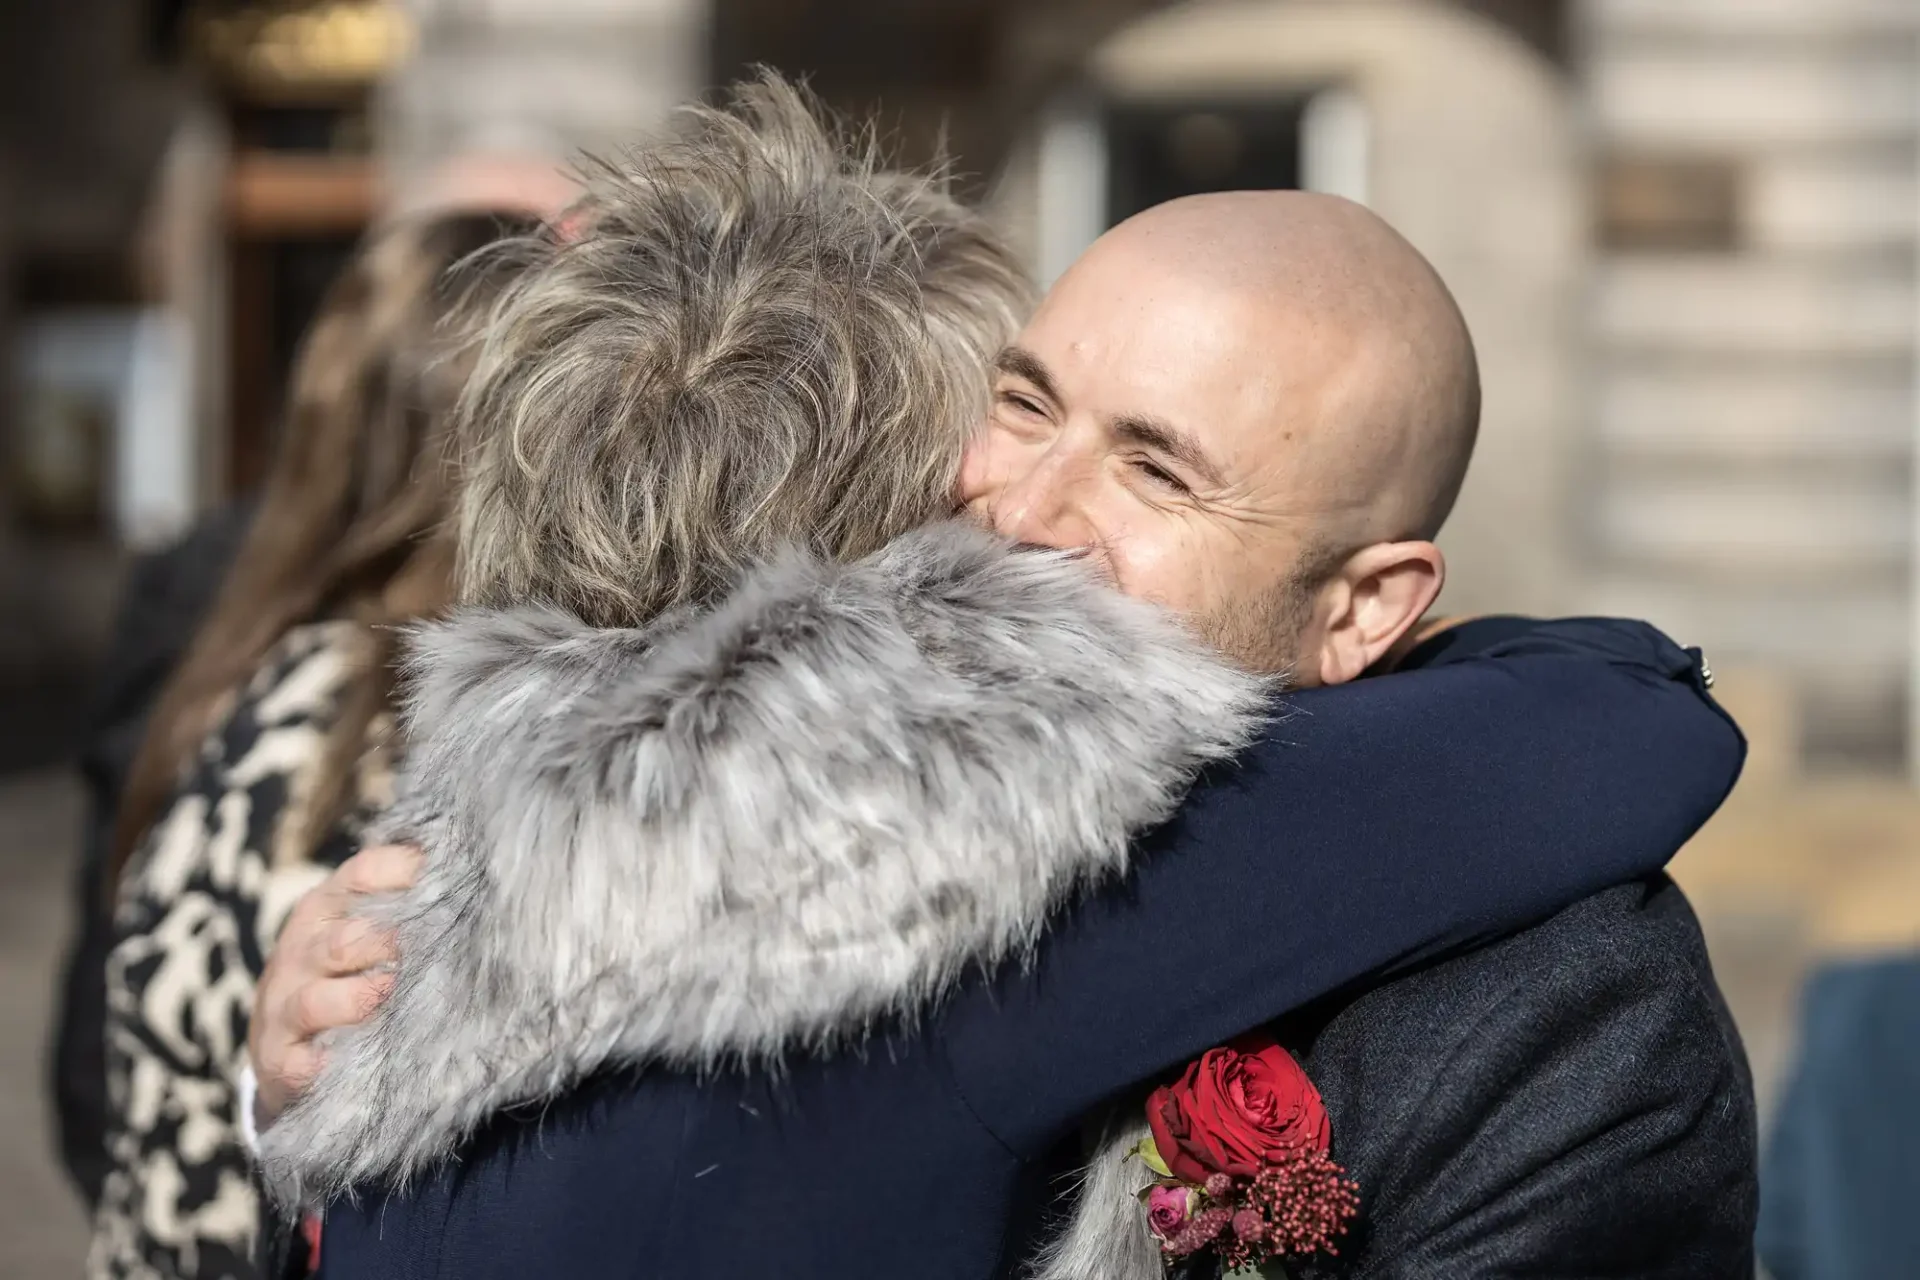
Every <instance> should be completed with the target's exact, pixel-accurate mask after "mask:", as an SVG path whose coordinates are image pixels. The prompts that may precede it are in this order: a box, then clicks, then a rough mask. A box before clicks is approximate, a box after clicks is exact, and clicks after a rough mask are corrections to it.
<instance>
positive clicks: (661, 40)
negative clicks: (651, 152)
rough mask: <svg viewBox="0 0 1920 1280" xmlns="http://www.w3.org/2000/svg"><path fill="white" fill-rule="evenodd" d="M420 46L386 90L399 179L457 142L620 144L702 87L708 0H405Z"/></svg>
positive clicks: (517, 147)
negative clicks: (417, 29) (414, 23)
mask: <svg viewBox="0 0 1920 1280" xmlns="http://www.w3.org/2000/svg"><path fill="white" fill-rule="evenodd" d="M405 4H406V8H407V9H408V11H409V12H410V13H411V14H412V15H413V17H414V20H415V21H416V23H417V24H418V28H419V46H418V51H417V53H416V56H415V57H414V58H413V59H412V60H411V61H410V62H409V63H408V64H407V65H406V67H405V68H404V69H403V70H402V71H401V72H400V74H398V75H397V76H395V77H394V78H393V80H392V81H391V83H390V84H389V85H388V86H387V87H386V90H385V92H384V94H383V95H382V101H381V108H380V146H381V150H382V152H383V154H384V156H385V158H386V161H387V163H388V165H389V167H390V168H391V170H392V171H393V173H394V177H395V178H396V179H397V181H398V182H399V183H401V184H404V183H405V182H406V181H407V180H408V179H409V178H410V177H411V176H413V175H416V174H418V173H419V172H420V171H421V170H422V169H423V168H426V167H429V166H431V165H432V164H434V163H435V162H437V161H439V160H441V159H444V158H445V157H447V156H448V155H451V154H454V153H456V152H460V151H470V150H486V151H503V152H522V153H534V154H544V155H552V156H554V157H556V158H564V157H566V156H569V155H571V154H572V153H573V152H574V151H576V150H578V149H582V148H585V149H597V150H606V149H610V148H617V147H619V146H621V145H624V144H626V143H628V142H630V141H632V139H633V138H634V137H635V135H636V134H637V133H640V132H643V131H645V130H647V129H649V128H651V127H653V126H654V125H656V124H658V123H659V122H660V121H661V120H662V119H664V118H665V117H666V115H667V113H668V112H670V111H671V110H672V109H673V108H674V107H676V106H678V105H679V104H681V103H683V102H685V101H687V100H688V99H691V98H693V97H696V96H698V95H699V93H700V92H701V91H702V90H703V89H704V88H705V87H706V73H707V48H706V40H707V5H706V2H705V0H405Z"/></svg>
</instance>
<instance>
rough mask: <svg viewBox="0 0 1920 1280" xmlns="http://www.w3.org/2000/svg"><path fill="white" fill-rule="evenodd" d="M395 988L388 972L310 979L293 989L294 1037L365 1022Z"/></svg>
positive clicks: (290, 1020)
mask: <svg viewBox="0 0 1920 1280" xmlns="http://www.w3.org/2000/svg"><path fill="white" fill-rule="evenodd" d="M392 989H393V978H392V976H391V975H389V974H385V973H361V974H355V975H353V976H352V977H349V978H325V979H321V980H319V981H316V982H309V983H307V984H306V985H305V986H303V987H301V988H300V989H299V990H297V991H295V992H294V993H293V996H292V997H291V999H290V1000H289V1001H288V1004H287V1011H286V1017H285V1024H286V1028H287V1031H288V1032H289V1033H290V1034H291V1038H292V1039H293V1040H294V1041H296V1042H297V1041H302V1040H311V1039H313V1037H315V1036H317V1035H319V1034H320V1033H321V1032H322V1031H330V1030H332V1029H333V1028H335V1027H350V1026H353V1025H354V1024H355V1023H359V1022H364V1021H366V1019H367V1018H368V1016H369V1015H371V1014H372V1013H373V1011H374V1010H375V1009H377V1008H379V1007H380V1002H381V1001H382V1000H384V999H386V998H387V993H388V992H389V991H390V990H392Z"/></svg>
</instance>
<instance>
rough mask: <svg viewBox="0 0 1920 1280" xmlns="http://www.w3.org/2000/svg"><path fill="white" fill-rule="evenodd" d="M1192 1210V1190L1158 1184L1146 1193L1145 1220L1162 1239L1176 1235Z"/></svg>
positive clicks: (1168, 1238)
mask: <svg viewBox="0 0 1920 1280" xmlns="http://www.w3.org/2000/svg"><path fill="white" fill-rule="evenodd" d="M1192 1210H1193V1192H1191V1191H1189V1190H1188V1189H1187V1188H1185V1187H1167V1186H1159V1187H1155V1188H1154V1189H1153V1190H1152V1191H1150V1192H1148V1193H1147V1222H1148V1224H1149V1225H1150V1226H1152V1228H1153V1234H1155V1235H1156V1236H1159V1237H1160V1238H1161V1239H1162V1240H1170V1239H1172V1238H1173V1237H1174V1236H1176V1235H1178V1234H1179V1233H1180V1228H1181V1227H1184V1226H1185V1225H1186V1224H1187V1215H1188V1214H1189V1213H1191V1212H1192Z"/></svg>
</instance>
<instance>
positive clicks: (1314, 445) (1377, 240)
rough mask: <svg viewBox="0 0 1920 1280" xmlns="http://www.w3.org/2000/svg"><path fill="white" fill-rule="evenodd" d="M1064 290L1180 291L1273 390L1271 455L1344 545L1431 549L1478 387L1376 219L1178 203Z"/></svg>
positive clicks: (1443, 309)
mask: <svg viewBox="0 0 1920 1280" xmlns="http://www.w3.org/2000/svg"><path fill="white" fill-rule="evenodd" d="M1069 274H1070V276H1077V277H1081V279H1076V280H1074V281H1073V285H1074V286H1078V285H1080V284H1082V283H1089V284H1091V285H1092V286H1093V287H1095V288H1100V289H1108V288H1111V289H1116V290H1119V291H1125V290H1128V289H1137V288H1138V287H1139V285H1140V283H1141V282H1142V281H1144V280H1147V279H1154V280H1157V281H1159V282H1161V284H1162V286H1163V287H1169V288H1177V287H1180V286H1185V287H1186V288H1188V289H1191V290H1193V291H1194V292H1195V293H1196V294H1197V295H1198V296H1199V297H1201V298H1203V299H1206V300H1207V301H1206V305H1210V306H1212V307H1215V308H1218V309H1220V310H1221V312H1222V313H1223V314H1230V315H1231V316H1232V317H1233V318H1234V319H1235V321H1236V322H1237V323H1238V324H1240V325H1241V326H1243V330H1242V333H1241V335H1240V338H1239V340H1240V341H1241V342H1242V343H1243V344H1244V345H1245V346H1246V348H1247V349H1248V350H1249V351H1250V352H1255V353H1259V354H1260V355H1262V356H1264V358H1265V359H1266V360H1267V361H1268V362H1269V366H1270V368H1271V370H1272V372H1273V375H1274V377H1275V379H1276V384H1275V386H1274V388H1273V390H1274V392H1275V403H1274V405H1273V409H1274V413H1273V417H1272V426H1273V427H1274V429H1275V430H1276V431H1277V432H1278V433H1280V436H1281V437H1282V438H1279V439H1276V440H1275V441H1274V444H1275V445H1276V446H1284V447H1285V450H1286V452H1287V454H1288V456H1289V459H1290V465H1291V466H1293V467H1294V468H1295V469H1296V472H1297V473H1298V474H1299V476H1300V477H1301V479H1302V481H1303V482H1306V483H1310V484H1312V485H1314V486H1317V487H1320V488H1321V489H1322V490H1323V492H1324V493H1325V494H1326V495H1327V498H1328V501H1329V503H1330V504H1333V505H1337V506H1339V507H1341V508H1343V509H1347V510H1350V511H1353V512H1355V513H1356V514H1358V513H1361V512H1364V513H1365V520H1364V527H1356V528H1350V529H1347V530H1345V531H1344V536H1345V537H1347V538H1348V539H1350V540H1356V541H1357V540H1367V541H1379V540H1383V539H1389V538H1427V539H1430V538H1432V537H1434V536H1435V535H1436V534H1438V533H1439V531H1440V526H1441V524H1442V523H1444V522H1445V520H1446V518H1447V514H1448V512H1449V511H1450V510H1451V509H1452V506H1453V501H1454V498H1455V497H1456V496H1457V495H1458V493H1459V491H1460V484H1461V481H1462V480H1463V479H1464V478H1465V475H1466V469H1467V461H1468V459H1469V458H1470V457H1471V455H1472V452H1473V442H1474V435H1475V433H1476V431H1477V429H1478V426H1479V419H1480V380H1479V371H1478V367H1477V365H1476V362H1475V360H1474V353H1473V342H1472V339H1471V338H1470V337H1469V335H1468V333H1467V326H1466V321H1465V320H1464V319H1463V318H1462V317H1461V315H1460V309H1459V307H1458V306H1457V305H1455V303H1454V300H1453V295H1452V294H1451V293H1449V292H1448V291H1447V287H1446V285H1445V284H1444V283H1443V282H1442V281H1441V279H1440V277H1439V275H1438V274H1437V273H1436V272H1435V271H1434V269H1433V267H1432V266H1431V265H1429V264H1428V262H1427V260H1426V259H1425V258H1423V257H1422V256H1421V255H1420V252H1419V251H1418V250H1417V249H1415V248H1414V247H1413V246H1412V245H1410V244H1408V243H1407V241H1406V240H1405V239H1404V238H1403V237H1402V236H1401V235H1400V233H1399V232H1397V231H1395V230H1394V229H1393V228H1392V227H1390V226H1388V225H1387V224H1386V222H1385V221H1383V220H1382V219H1381V218H1380V217H1379V216H1378V215H1377V214H1375V213H1373V212H1372V211H1371V210H1369V209H1367V208H1366V207H1365V206H1363V205H1358V204H1355V203H1354V202H1353V201H1351V200H1343V199H1341V198H1340V197H1338V196H1328V195H1317V194H1313V193H1310V192H1304V191H1235V192H1223V193H1219V194H1212V195H1200V196H1190V197H1187V198H1186V199H1182V200H1174V201H1171V202H1169V203H1167V204H1163V205H1159V206H1156V207H1155V208H1152V209H1149V210H1147V211H1146V212H1144V213H1141V214H1139V215H1137V216H1135V217H1133V218H1130V219H1128V220H1127V221H1126V222H1123V223H1121V224H1120V225H1119V226H1118V227H1115V228H1114V229H1113V230H1112V231H1110V232H1108V233H1107V234H1106V235H1105V236H1103V237H1101V239H1100V241H1099V242H1098V243H1096V244H1095V245H1094V247H1093V248H1092V249H1091V250H1089V251H1088V253H1087V254H1086V256H1085V257H1083V258H1082V259H1081V260H1080V261H1079V262H1078V263H1076V264H1075V265H1074V267H1073V270H1072V272H1070V273H1069ZM1088 276H1094V277H1102V276H1104V277H1106V279H1105V280H1099V279H1096V280H1093V281H1087V280H1085V277H1088ZM1062 283H1063V284H1066V283H1067V282H1065V281H1063V282H1062ZM1330 532H1331V531H1330Z"/></svg>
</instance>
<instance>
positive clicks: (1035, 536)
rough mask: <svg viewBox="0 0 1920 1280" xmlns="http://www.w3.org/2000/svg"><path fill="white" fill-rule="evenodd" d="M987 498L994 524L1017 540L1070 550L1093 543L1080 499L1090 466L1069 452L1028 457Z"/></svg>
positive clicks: (1049, 451) (1050, 450)
mask: <svg viewBox="0 0 1920 1280" xmlns="http://www.w3.org/2000/svg"><path fill="white" fill-rule="evenodd" d="M1023 461H1025V462H1026V463H1027V465H1025V466H1024V467H1018V468H1016V469H1015V473H1014V474H1011V475H1008V476H1006V477H1004V479H1003V481H1002V483H1001V484H1000V485H999V486H997V487H996V489H995V491H994V492H993V493H992V494H990V495H988V498H987V504H986V506H987V515H988V518H989V519H990V520H991V521H992V522H993V527H994V528H995V529H997V530H998V531H999V532H1000V533H1001V534H1003V535H1004V536H1006V537H1008V538H1011V539H1013V540H1014V541H1015V542H1022V543H1027V544H1030V545H1033V546H1040V547H1057V548H1061V549H1071V548H1076V547H1084V546H1088V545H1090V544H1091V543H1092V541H1093V537H1092V530H1091V527H1090V526H1089V524H1088V522H1087V520H1086V518H1085V516H1084V514H1083V512H1082V504H1081V501H1080V499H1081V497H1082V496H1083V495H1082V492H1081V491H1082V489H1083V488H1084V486H1085V483H1086V480H1087V476H1086V475H1085V471H1086V467H1085V465H1084V464H1083V463H1082V462H1081V461H1080V460H1078V459H1076V458H1074V457H1072V456H1071V455H1070V454H1068V453H1067V452H1066V451H1065V450H1061V449H1058V448H1055V449H1048V450H1046V451H1045V452H1043V453H1041V454H1040V455H1039V456H1037V457H1033V458H1029V459H1025V460H1023Z"/></svg>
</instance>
